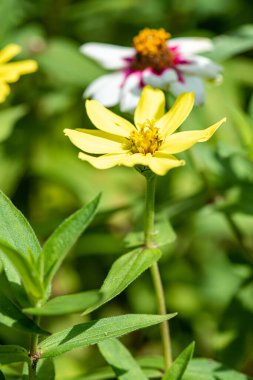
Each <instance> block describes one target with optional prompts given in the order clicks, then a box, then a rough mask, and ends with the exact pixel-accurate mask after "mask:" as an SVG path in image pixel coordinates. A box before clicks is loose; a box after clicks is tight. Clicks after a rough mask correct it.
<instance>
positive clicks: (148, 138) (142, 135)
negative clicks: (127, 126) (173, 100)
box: [130, 120, 162, 154]
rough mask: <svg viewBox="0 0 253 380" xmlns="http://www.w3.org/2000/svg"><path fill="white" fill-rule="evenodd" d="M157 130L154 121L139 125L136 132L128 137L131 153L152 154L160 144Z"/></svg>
mask: <svg viewBox="0 0 253 380" xmlns="http://www.w3.org/2000/svg"><path fill="white" fill-rule="evenodd" d="M158 132H159V129H158V128H157V127H156V126H155V121H154V120H151V121H150V120H146V121H145V122H144V123H143V124H140V125H139V130H138V131H133V132H132V133H131V135H130V150H131V152H132V153H142V154H148V153H151V154H154V153H155V152H156V151H157V150H158V148H159V146H160V145H161V143H162V140H161V139H160V137H159V133H158Z"/></svg>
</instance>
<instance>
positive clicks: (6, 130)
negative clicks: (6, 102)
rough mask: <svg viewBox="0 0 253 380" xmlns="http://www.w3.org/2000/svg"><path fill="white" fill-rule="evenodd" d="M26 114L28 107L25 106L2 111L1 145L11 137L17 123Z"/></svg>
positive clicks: (0, 113) (0, 112) (0, 120)
mask: <svg viewBox="0 0 253 380" xmlns="http://www.w3.org/2000/svg"><path fill="white" fill-rule="evenodd" d="M25 114H26V107H25V106H24V105H19V106H16V107H12V108H10V109H6V110H2V111H0V125H1V129H0V143H1V142H2V141H4V140H6V139H7V138H8V137H9V136H10V134H11V133H12V130H13V128H14V126H15V124H16V122H17V121H18V120H19V119H20V118H21V117H22V116H24V115H25Z"/></svg>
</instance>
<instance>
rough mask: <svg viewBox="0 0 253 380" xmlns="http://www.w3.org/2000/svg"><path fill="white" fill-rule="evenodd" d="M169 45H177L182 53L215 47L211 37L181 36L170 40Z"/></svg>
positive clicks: (199, 51)
mask: <svg viewBox="0 0 253 380" xmlns="http://www.w3.org/2000/svg"><path fill="white" fill-rule="evenodd" d="M168 46H169V47H172V48H173V47H177V48H178V51H179V52H180V53H181V54H186V55H188V54H190V55H192V54H196V53H203V52H207V51H210V50H212V49H213V43H212V41H211V40H210V39H209V38H203V37H181V38H172V39H171V40H168Z"/></svg>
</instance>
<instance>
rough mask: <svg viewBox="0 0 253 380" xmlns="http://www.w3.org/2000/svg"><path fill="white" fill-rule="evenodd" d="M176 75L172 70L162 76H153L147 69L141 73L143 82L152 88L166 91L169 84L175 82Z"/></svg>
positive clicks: (166, 71)
mask: <svg viewBox="0 0 253 380" xmlns="http://www.w3.org/2000/svg"><path fill="white" fill-rule="evenodd" d="M177 79H178V77H177V73H176V71H175V70H173V69H167V70H165V71H164V72H163V73H162V74H155V73H154V72H152V71H151V70H149V69H146V70H145V71H144V72H143V82H144V83H145V84H147V85H150V86H152V87H153V88H161V89H163V90H167V89H168V85H169V84H170V83H171V82H174V81H177Z"/></svg>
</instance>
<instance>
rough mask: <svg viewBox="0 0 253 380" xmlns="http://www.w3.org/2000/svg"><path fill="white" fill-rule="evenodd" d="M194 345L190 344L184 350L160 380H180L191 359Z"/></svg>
mask: <svg viewBox="0 0 253 380" xmlns="http://www.w3.org/2000/svg"><path fill="white" fill-rule="evenodd" d="M194 347H195V343H194V342H193V343H191V344H190V345H189V346H188V347H186V349H185V350H184V351H183V352H182V353H181V354H180V355H179V356H178V357H177V358H176V360H175V361H174V362H173V363H172V365H171V367H170V368H169V369H168V371H167V372H166V373H165V375H164V377H163V378H162V380H181V379H182V376H183V374H184V373H185V370H186V368H187V365H188V363H189V361H190V360H191V358H192V355H193V351H194Z"/></svg>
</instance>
